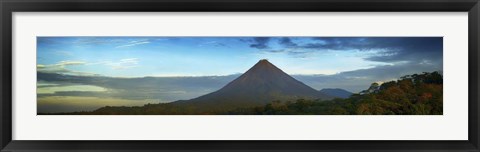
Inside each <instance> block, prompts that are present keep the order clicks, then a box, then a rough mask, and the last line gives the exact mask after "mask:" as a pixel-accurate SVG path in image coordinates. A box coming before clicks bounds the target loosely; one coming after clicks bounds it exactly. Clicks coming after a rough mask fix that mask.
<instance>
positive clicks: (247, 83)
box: [175, 59, 332, 108]
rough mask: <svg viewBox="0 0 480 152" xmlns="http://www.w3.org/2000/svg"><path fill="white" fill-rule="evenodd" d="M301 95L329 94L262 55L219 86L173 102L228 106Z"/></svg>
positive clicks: (300, 96)
mask: <svg viewBox="0 0 480 152" xmlns="http://www.w3.org/2000/svg"><path fill="white" fill-rule="evenodd" d="M301 98H303V99H331V98H332V97H331V96H328V95H326V94H324V93H321V92H319V91H317V90H315V89H313V88H311V87H309V86H307V85H305V84H303V83H302V82H300V81H298V80H296V79H294V78H293V77H291V76H290V75H288V74H286V73H285V72H283V71H282V70H280V69H279V68H277V67H276V66H275V65H273V64H272V63H270V62H268V60H265V59H263V60H260V61H259V62H258V63H257V64H255V65H254V66H253V67H252V68H250V69H249V70H248V71H247V72H245V73H244V74H242V75H241V76H240V77H238V78H237V79H235V80H233V81H232V82H230V83H229V84H227V85H226V86H225V87H223V88H221V89H220V90H218V91H215V92H212V93H209V94H206V95H203V96H200V97H198V98H194V99H191V100H183V101H177V102H175V103H177V104H187V103H188V104H192V105H196V106H197V107H198V106H201V107H212V108H213V107H216V108H231V107H249V106H258V105H265V104H267V103H269V102H272V101H275V100H280V101H286V100H296V99H301Z"/></svg>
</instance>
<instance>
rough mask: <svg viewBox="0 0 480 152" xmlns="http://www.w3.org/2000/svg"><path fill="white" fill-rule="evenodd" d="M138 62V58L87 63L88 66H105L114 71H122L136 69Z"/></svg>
mask: <svg viewBox="0 0 480 152" xmlns="http://www.w3.org/2000/svg"><path fill="white" fill-rule="evenodd" d="M139 62H140V60H139V59H138V58H126V59H120V60H117V61H100V62H94V63H88V65H105V66H108V67H110V68H111V69H114V70H123V69H129V68H135V67H138V63H139Z"/></svg>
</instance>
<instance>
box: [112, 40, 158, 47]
mask: <svg viewBox="0 0 480 152" xmlns="http://www.w3.org/2000/svg"><path fill="white" fill-rule="evenodd" d="M148 43H150V41H148V40H139V41H130V42H128V43H127V44H124V45H119V46H117V47H115V48H124V47H132V46H136V45H142V44H148Z"/></svg>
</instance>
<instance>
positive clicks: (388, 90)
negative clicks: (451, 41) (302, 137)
mask: <svg viewBox="0 0 480 152" xmlns="http://www.w3.org/2000/svg"><path fill="white" fill-rule="evenodd" d="M225 114H231V115H235V114H237V115H442V114H443V78H442V75H441V74H440V73H439V72H432V73H422V74H414V75H407V76H403V77H401V78H400V79H399V80H397V81H390V82H385V83H382V84H378V83H373V84H372V85H371V86H370V87H369V88H368V89H367V90H364V91H362V92H360V93H359V94H354V95H352V96H350V97H349V98H347V99H338V98H337V99H333V100H330V101H314V100H303V99H299V100H297V101H295V102H291V101H287V102H280V101H274V102H272V103H270V104H267V105H265V106H262V107H255V108H242V109H236V110H233V111H229V112H227V113H225Z"/></svg>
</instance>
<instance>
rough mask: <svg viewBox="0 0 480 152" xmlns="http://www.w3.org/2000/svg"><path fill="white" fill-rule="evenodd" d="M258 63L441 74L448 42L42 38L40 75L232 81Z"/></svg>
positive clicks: (305, 70) (288, 68)
mask: <svg viewBox="0 0 480 152" xmlns="http://www.w3.org/2000/svg"><path fill="white" fill-rule="evenodd" d="M260 59H268V60H269V61H270V62H271V63H273V64H275V65H276V66H277V67H279V68H280V69H282V70H283V71H285V72H286V73H288V74H301V75H311V74H325V75H333V74H339V73H342V72H347V71H355V70H361V69H374V68H376V67H383V68H384V67H386V66H391V67H395V66H400V65H406V64H411V63H419V64H420V63H423V64H426V65H431V67H432V70H441V69H439V67H440V68H441V67H442V64H443V60H442V59H443V38H441V37H38V38H37V67H38V68H37V69H38V71H39V72H47V73H60V74H70V75H102V76H112V77H143V76H212V75H230V74H237V73H243V72H245V71H246V70H248V68H250V67H251V66H253V65H254V64H255V63H256V62H258V60H260ZM406 68H412V69H414V68H415V67H406ZM373 74H374V73H373Z"/></svg>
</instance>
